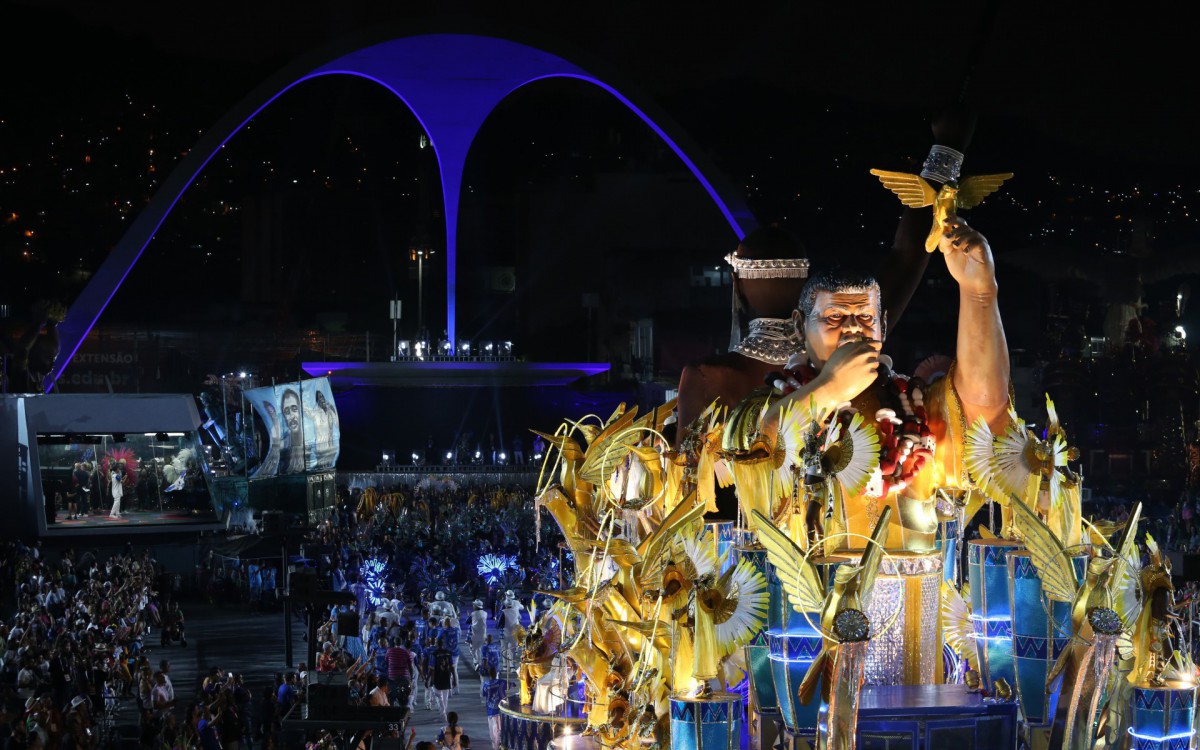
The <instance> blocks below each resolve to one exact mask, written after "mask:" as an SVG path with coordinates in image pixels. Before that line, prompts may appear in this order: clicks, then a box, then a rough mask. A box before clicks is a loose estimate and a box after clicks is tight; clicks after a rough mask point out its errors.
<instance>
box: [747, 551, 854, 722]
mask: <svg viewBox="0 0 1200 750" xmlns="http://www.w3.org/2000/svg"><path fill="white" fill-rule="evenodd" d="M847 561H848V560H847V559H846V558H842V557H831V558H818V559H816V560H814V561H813V563H814V564H815V565H816V567H817V571H818V573H819V575H820V576H821V580H822V581H824V582H825V583H826V585H828V582H829V581H831V580H832V579H833V573H834V571H835V570H836V569H837V566H839V565H841V564H842V563H844V562H847ZM767 587H768V590H769V591H770V592H771V600H770V608H769V610H768V614H767V645H768V649H769V651H770V661H771V675H772V677H773V678H774V685H775V695H776V697H777V698H778V701H779V712H780V716H781V718H782V719H783V725H784V727H785V728H786V729H787V731H788V732H789V733H791V734H792V735H793V736H795V737H797V738H800V739H804V740H808V741H810V742H813V741H815V738H816V732H817V714H818V712H819V711H820V708H821V701H820V700H819V699H815V698H814V699H813V701H812V703H810V704H809V705H807V706H806V705H804V704H803V703H801V702H800V697H799V688H800V683H801V682H802V681H803V680H804V676H805V675H806V674H808V668H809V666H811V665H812V663H813V661H814V660H815V659H816V658H817V655H818V654H820V653H821V647H822V646H823V645H824V640H823V638H822V637H821V631H820V630H818V629H817V628H818V627H819V626H820V624H821V613H820V612H808V613H805V614H807V618H806V617H805V614H801V613H799V612H796V611H795V610H794V609H792V605H791V602H789V601H788V599H787V594H785V593H784V591H783V586H782V584H781V583H780V581H779V576H778V575H777V574H776V571H775V567H774V566H773V565H769V564H768V565H767Z"/></svg>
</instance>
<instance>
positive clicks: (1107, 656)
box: [1010, 495, 1142, 750]
mask: <svg viewBox="0 0 1200 750" xmlns="http://www.w3.org/2000/svg"><path fill="white" fill-rule="evenodd" d="M1010 504H1011V507H1012V509H1013V512H1014V515H1015V516H1016V517H1017V520H1018V523H1017V528H1018V529H1019V530H1020V532H1021V534H1022V535H1023V536H1024V541H1025V546H1026V547H1027V548H1028V549H1029V556H1030V560H1031V561H1032V562H1033V566H1034V567H1035V568H1036V569H1037V571H1038V575H1039V576H1040V577H1041V580H1042V592H1043V593H1044V594H1045V595H1046V596H1047V597H1049V598H1050V599H1051V600H1054V601H1059V602H1066V603H1070V604H1071V605H1072V607H1071V641H1070V643H1069V645H1068V646H1067V647H1066V648H1065V649H1063V652H1062V653H1061V654H1060V655H1059V657H1058V660H1057V661H1055V663H1054V666H1053V667H1051V669H1050V671H1049V673H1047V676H1046V687H1047V689H1048V690H1049V689H1050V687H1051V685H1052V684H1053V683H1054V682H1055V681H1056V680H1057V679H1058V678H1059V677H1061V678H1062V687H1061V691H1062V693H1061V695H1062V697H1061V698H1060V699H1059V702H1058V709H1057V710H1056V712H1055V716H1054V723H1053V727H1052V729H1051V735H1050V746H1051V747H1061V748H1064V750H1090V749H1091V747H1092V745H1093V744H1094V741H1095V725H1096V722H1095V719H1096V716H1097V713H1098V709H1099V703H1100V698H1101V694H1102V693H1103V691H1104V687H1105V685H1106V683H1107V681H1108V679H1109V674H1110V672H1111V671H1112V667H1113V662H1114V659H1115V657H1116V654H1117V643H1118V641H1119V639H1120V638H1121V636H1122V634H1124V633H1126V632H1127V630H1128V629H1129V628H1130V626H1132V625H1133V622H1134V619H1135V618H1136V617H1137V612H1136V611H1131V609H1130V606H1131V604H1130V599H1129V598H1127V597H1125V596H1123V595H1122V594H1123V592H1125V591H1128V590H1133V589H1134V588H1135V587H1136V586H1137V577H1138V574H1139V568H1140V563H1141V560H1140V556H1139V555H1138V552H1137V545H1136V544H1135V543H1134V535H1135V533H1136V530H1137V522H1138V518H1139V517H1140V515H1141V510H1142V506H1141V504H1140V503H1139V504H1138V505H1137V506H1136V507H1135V508H1134V511H1133V513H1132V514H1131V516H1130V519H1129V524H1128V525H1127V526H1126V528H1125V532H1124V534H1123V536H1122V538H1121V541H1120V543H1119V544H1118V546H1117V547H1116V548H1115V549H1114V555H1113V556H1112V557H1098V556H1097V557H1093V558H1092V559H1091V560H1089V561H1088V564H1087V569H1086V571H1085V573H1084V576H1083V580H1082V581H1080V580H1078V577H1077V576H1076V573H1075V568H1074V567H1073V566H1072V564H1071V558H1070V556H1069V554H1068V552H1067V549H1066V548H1065V547H1064V546H1063V543H1062V541H1061V540H1060V539H1059V537H1058V536H1057V535H1056V534H1055V533H1054V532H1053V531H1051V530H1050V527H1048V526H1047V525H1046V524H1045V522H1044V521H1042V519H1041V518H1039V517H1038V515H1037V513H1036V512H1034V510H1033V509H1032V508H1030V507H1029V506H1028V505H1027V504H1026V503H1025V502H1024V501H1022V500H1021V499H1020V498H1019V497H1017V496H1015V495H1014V496H1012V497H1011V498H1010ZM1132 606H1136V605H1132Z"/></svg>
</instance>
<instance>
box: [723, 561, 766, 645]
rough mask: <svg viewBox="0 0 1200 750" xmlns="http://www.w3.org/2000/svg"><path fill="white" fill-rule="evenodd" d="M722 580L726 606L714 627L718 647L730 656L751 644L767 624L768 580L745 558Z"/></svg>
mask: <svg viewBox="0 0 1200 750" xmlns="http://www.w3.org/2000/svg"><path fill="white" fill-rule="evenodd" d="M726 576H728V577H726ZM722 579H723V581H722V585H721V589H722V593H723V594H724V596H725V602H726V606H724V607H722V608H721V610H720V611H719V612H718V613H717V614H716V616H715V617H714V618H713V623H714V624H715V625H716V631H717V647H718V648H719V649H720V650H721V653H722V654H730V653H733V652H734V651H736V650H737V649H739V648H741V647H742V646H745V645H746V644H747V643H749V642H750V641H751V640H752V639H753V638H754V634H755V633H757V632H758V631H759V629H760V628H762V625H763V622H764V621H765V620H766V617H767V599H768V593H767V579H766V578H763V575H762V573H759V572H758V571H757V570H756V569H755V568H754V565H753V563H751V562H750V561H749V560H747V559H745V558H743V559H741V560H739V561H738V563H737V565H735V566H732V567H731V568H730V569H729V571H728V572H727V573H726V575H725V576H722Z"/></svg>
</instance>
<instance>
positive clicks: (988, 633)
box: [967, 539, 1023, 691]
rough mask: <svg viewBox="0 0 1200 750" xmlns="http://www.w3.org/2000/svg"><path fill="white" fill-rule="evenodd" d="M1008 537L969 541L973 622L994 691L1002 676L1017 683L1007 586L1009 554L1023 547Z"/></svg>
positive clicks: (986, 680)
mask: <svg viewBox="0 0 1200 750" xmlns="http://www.w3.org/2000/svg"><path fill="white" fill-rule="evenodd" d="M1022 547H1023V545H1022V544H1021V543H1020V542H1014V541H1010V540H1007V539H972V540H971V541H969V542H967V575H968V580H969V581H970V583H971V623H972V625H974V627H975V646H976V650H977V652H978V672H979V676H980V677H981V678H982V679H983V685H984V687H985V688H987V690H989V691H991V690H992V688H993V686H994V685H995V684H996V681H997V680H999V679H1000V678H1001V677H1003V678H1004V679H1005V680H1007V681H1008V684H1010V685H1013V684H1015V683H1016V679H1017V676H1016V670H1015V668H1014V666H1013V638H1012V627H1013V617H1012V599H1011V594H1010V593H1009V587H1008V555H1009V554H1010V553H1012V552H1016V551H1017V550H1020V549H1022Z"/></svg>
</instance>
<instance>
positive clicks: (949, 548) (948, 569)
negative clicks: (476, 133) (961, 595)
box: [936, 518, 962, 586]
mask: <svg viewBox="0 0 1200 750" xmlns="http://www.w3.org/2000/svg"><path fill="white" fill-rule="evenodd" d="M958 530H959V525H958V519H957V518H951V519H949V520H946V521H939V522H938V530H937V542H936V546H937V550H938V552H939V553H941V556H942V579H943V580H944V581H946V582H947V583H950V584H953V585H954V586H957V585H958V568H959V563H958V558H959V553H960V552H961V549H962V548H961V547H959V544H961V543H962V540H960V539H959V538H958V533H959V532H958Z"/></svg>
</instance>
